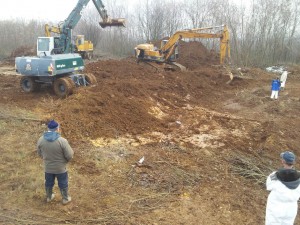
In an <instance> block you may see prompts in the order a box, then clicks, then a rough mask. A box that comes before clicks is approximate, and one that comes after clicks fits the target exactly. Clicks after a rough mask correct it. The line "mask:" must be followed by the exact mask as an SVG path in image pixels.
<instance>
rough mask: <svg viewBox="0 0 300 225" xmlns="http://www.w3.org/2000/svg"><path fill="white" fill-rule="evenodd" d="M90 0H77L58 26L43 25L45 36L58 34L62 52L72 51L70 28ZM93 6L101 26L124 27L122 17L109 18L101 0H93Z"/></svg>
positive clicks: (73, 25)
mask: <svg viewBox="0 0 300 225" xmlns="http://www.w3.org/2000/svg"><path fill="white" fill-rule="evenodd" d="M89 2H90V0H78V2H77V5H76V6H75V7H74V9H73V10H72V11H71V13H70V14H69V16H68V17H67V19H66V20H65V21H63V22H62V23H61V24H60V25H58V26H49V25H48V24H46V25H45V34H46V36H47V37H50V36H51V32H52V33H56V34H59V36H60V37H59V42H60V44H59V45H60V48H61V49H62V52H63V53H70V52H74V50H75V47H74V45H73V44H72V30H73V29H74V28H75V26H76V25H77V23H78V22H79V20H80V19H81V16H82V10H83V9H84V8H85V7H86V6H87V4H88V3H89ZM93 3H94V6H95V7H96V9H97V11H98V13H99V15H100V17H101V18H102V21H101V22H99V24H100V26H101V27H102V28H105V27H108V26H110V27H112V26H118V27H120V26H123V27H125V19H124V18H114V19H112V18H110V17H109V16H108V14H107V11H106V9H105V7H104V5H103V3H102V1H101V0H93Z"/></svg>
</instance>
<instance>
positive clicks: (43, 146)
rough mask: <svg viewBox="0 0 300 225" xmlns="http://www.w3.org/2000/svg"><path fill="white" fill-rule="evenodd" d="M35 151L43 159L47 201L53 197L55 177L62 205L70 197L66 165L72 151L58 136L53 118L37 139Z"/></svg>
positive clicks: (57, 129)
mask: <svg viewBox="0 0 300 225" xmlns="http://www.w3.org/2000/svg"><path fill="white" fill-rule="evenodd" d="M37 153H38V155H39V156H40V157H41V158H42V159H43V161H44V169H45V188H46V197H47V202H51V201H52V200H53V199H54V194H53V192H52V189H53V186H54V183H55V179H57V181H58V187H59V189H60V192H61V195H62V203H63V204H64V205H65V204H67V203H69V202H70V201H71V197H70V196H69V194H68V171H67V168H66V167H67V163H68V162H69V161H70V160H71V159H72V158H73V155H74V152H73V150H72V148H71V146H70V145H69V142H68V141H67V140H66V139H65V138H63V137H61V136H60V127H59V124H58V123H57V122H56V121H55V120H51V121H50V122H49V123H48V131H47V132H45V133H44V134H43V135H42V136H41V137H40V139H39V140H38V143H37Z"/></svg>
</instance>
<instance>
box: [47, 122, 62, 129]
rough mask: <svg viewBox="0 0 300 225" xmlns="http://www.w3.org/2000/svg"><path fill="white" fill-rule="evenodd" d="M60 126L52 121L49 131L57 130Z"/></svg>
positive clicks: (49, 124)
mask: <svg viewBox="0 0 300 225" xmlns="http://www.w3.org/2000/svg"><path fill="white" fill-rule="evenodd" d="M58 126H59V124H58V123H57V122H56V121H55V120H51V121H50V122H49V123H48V129H49V130H52V131H54V130H56V129H57V128H58Z"/></svg>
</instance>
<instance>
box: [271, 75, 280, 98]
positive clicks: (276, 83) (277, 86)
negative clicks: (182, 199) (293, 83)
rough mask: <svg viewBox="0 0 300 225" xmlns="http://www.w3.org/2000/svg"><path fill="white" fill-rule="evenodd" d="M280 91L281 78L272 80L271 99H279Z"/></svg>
mask: <svg viewBox="0 0 300 225" xmlns="http://www.w3.org/2000/svg"><path fill="white" fill-rule="evenodd" d="M279 90H280V80H279V78H276V79H274V80H272V93H271V99H274V98H275V99H278V92H279Z"/></svg>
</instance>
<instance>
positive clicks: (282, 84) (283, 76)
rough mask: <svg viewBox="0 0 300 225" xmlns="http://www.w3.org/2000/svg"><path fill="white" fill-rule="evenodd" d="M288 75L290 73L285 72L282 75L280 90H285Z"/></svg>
mask: <svg viewBox="0 0 300 225" xmlns="http://www.w3.org/2000/svg"><path fill="white" fill-rule="evenodd" d="M287 75H288V71H286V70H285V71H283V73H282V74H281V77H280V82H281V86H280V90H282V91H283V90H284V87H285V82H286V79H287Z"/></svg>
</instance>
